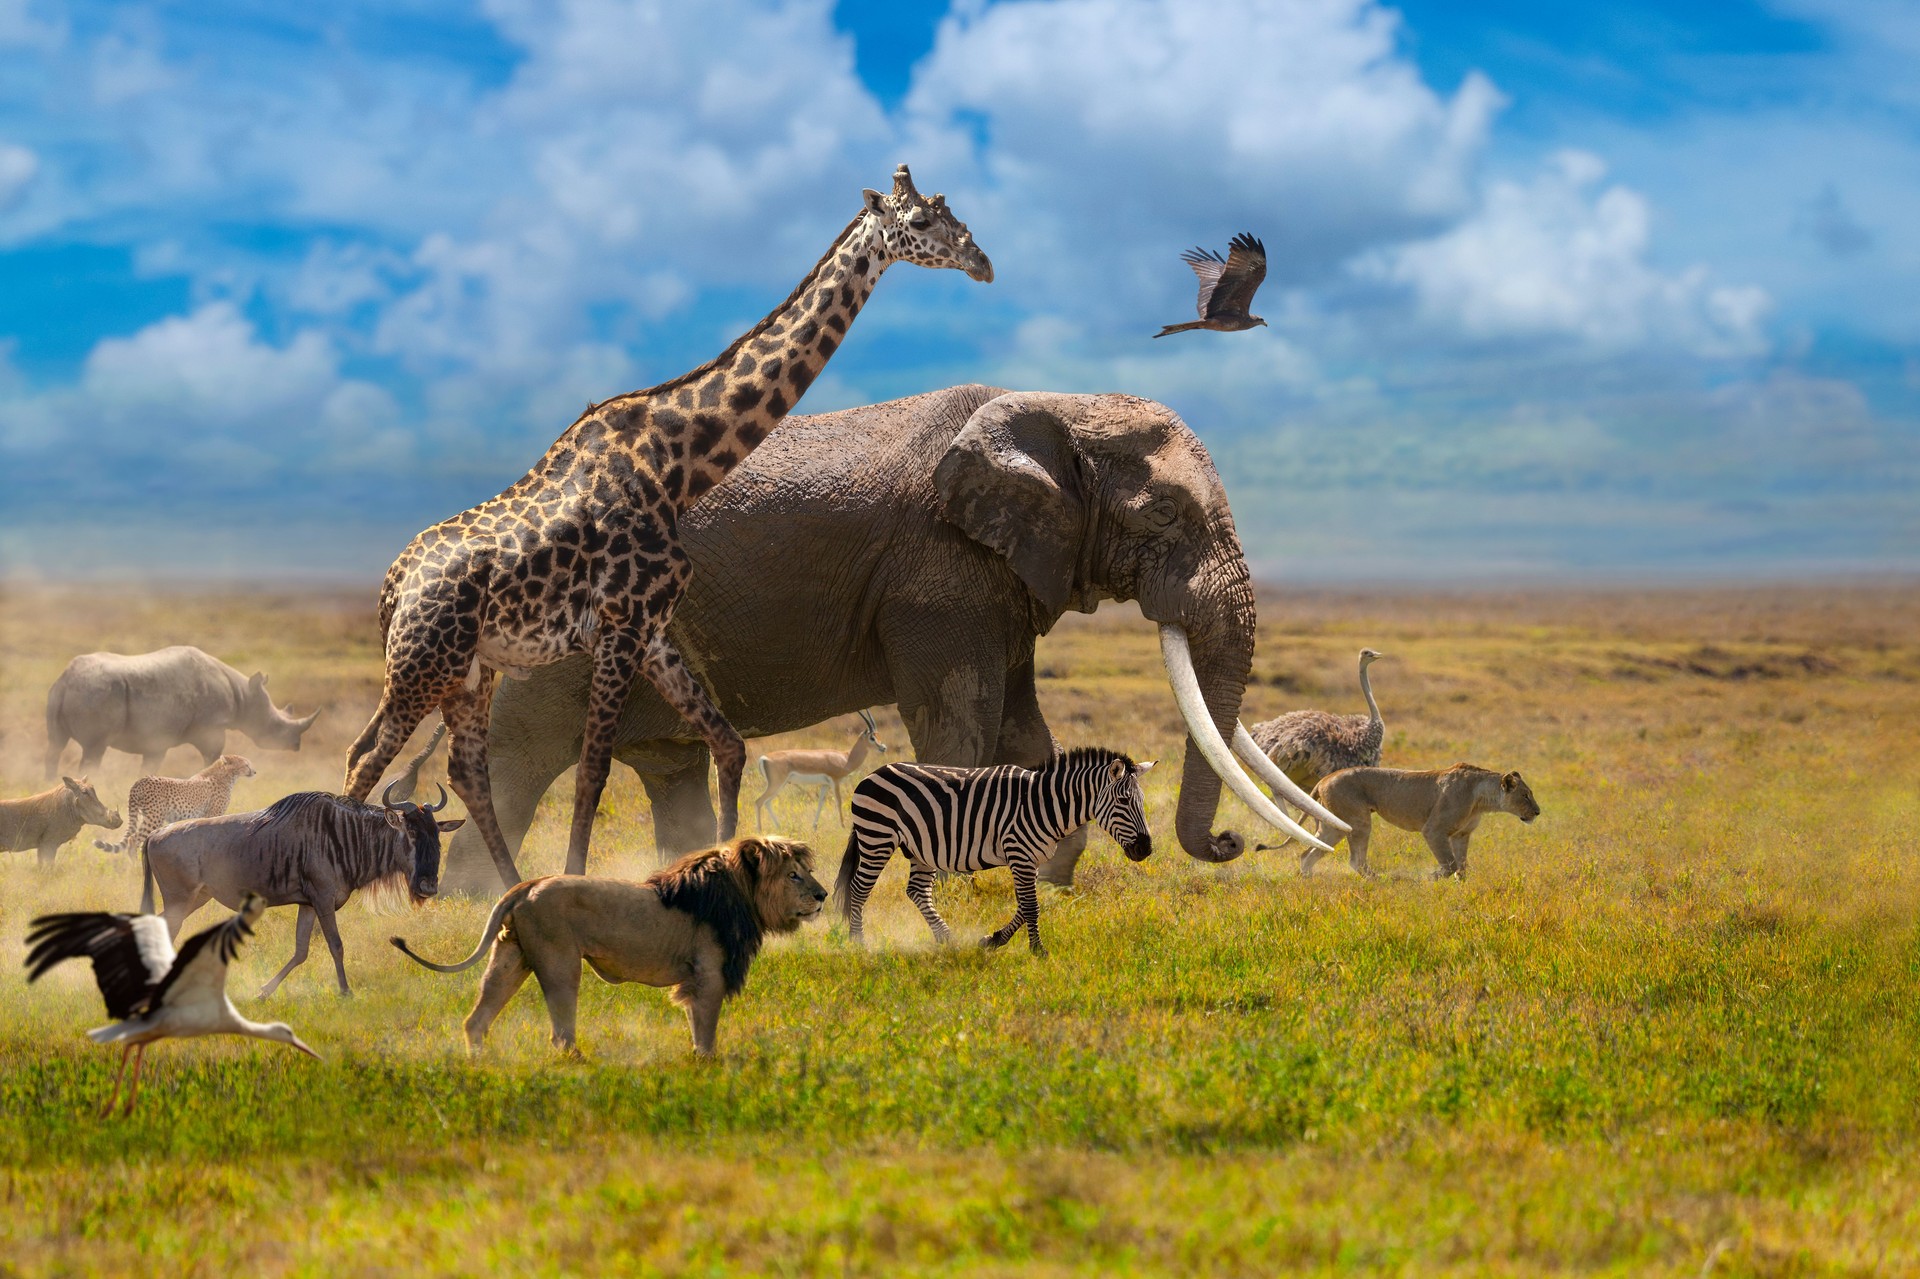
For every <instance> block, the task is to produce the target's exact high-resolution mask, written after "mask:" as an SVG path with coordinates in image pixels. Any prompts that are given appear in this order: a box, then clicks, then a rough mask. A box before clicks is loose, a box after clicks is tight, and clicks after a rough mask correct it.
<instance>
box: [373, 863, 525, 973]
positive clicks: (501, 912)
mask: <svg viewBox="0 0 1920 1279" xmlns="http://www.w3.org/2000/svg"><path fill="white" fill-rule="evenodd" d="M536 882H538V881H536V880H528V881H527V882H526V883H524V884H516V885H515V886H514V887H512V888H509V889H508V890H507V892H506V895H505V896H503V897H502V898H501V899H500V900H499V901H498V902H496V903H494V907H493V913H492V914H491V915H489V916H487V926H486V927H485V928H483V929H481V930H480V941H479V943H478V944H477V945H475V946H474V948H473V953H472V954H471V955H468V956H467V957H466V958H465V959H463V960H461V961H460V962H459V963H457V964H436V963H434V962H433V961H432V960H431V959H422V958H421V957H420V956H418V955H416V954H414V953H413V951H411V950H409V949H408V948H407V943H406V940H405V939H404V938H400V937H389V938H387V940H388V941H390V942H392V943H393V947H394V949H395V950H397V951H399V952H400V953H401V954H403V955H405V956H406V957H407V958H408V959H411V960H412V961H413V962H414V963H416V964H419V965H420V966H421V967H422V968H431V969H433V971H434V972H436V973H463V972H465V971H467V969H469V968H471V967H473V966H474V965H475V964H477V963H479V962H480V956H482V955H484V954H486V953H487V948H488V947H489V946H490V945H492V944H493V939H494V938H495V937H498V936H499V935H500V924H501V922H502V921H503V920H505V919H506V917H507V912H508V911H510V910H512V909H513V908H514V907H515V906H518V905H519V904H520V903H521V902H522V901H523V900H525V898H526V895H527V893H528V892H530V891H531V890H532V888H533V886H534V884H535V883H536Z"/></svg>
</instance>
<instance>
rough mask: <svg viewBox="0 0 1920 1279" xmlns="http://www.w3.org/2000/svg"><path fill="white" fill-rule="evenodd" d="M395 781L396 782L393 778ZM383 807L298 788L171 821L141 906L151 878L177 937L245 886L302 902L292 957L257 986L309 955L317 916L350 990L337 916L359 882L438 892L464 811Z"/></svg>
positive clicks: (387, 799)
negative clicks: (444, 849) (268, 800)
mask: <svg viewBox="0 0 1920 1279" xmlns="http://www.w3.org/2000/svg"><path fill="white" fill-rule="evenodd" d="M393 785H397V783H394V784H393ZM393 785H389V786H388V788H387V794H386V795H384V796H383V797H382V799H381V803H380V806H379V807H375V806H374V805H372V804H362V803H360V802H358V801H357V800H351V799H345V798H343V797H341V796H339V795H329V794H326V793H325V792H322V791H303V792H301V793H299V794H297V795H289V796H287V797H286V798H285V799H283V800H280V801H279V802H277V803H275V804H273V805H272V806H271V807H268V808H265V809H262V810H261V811H259V812H257V813H229V814H227V815H226V816H225V817H200V818H195V819H194V820H192V821H185V822H175V823H174V824H173V825H171V826H169V827H167V828H166V829H164V830H161V831H158V832H156V833H155V834H154V835H153V837H152V838H150V839H149V840H147V855H146V876H147V879H146V888H145V892H144V894H143V896H142V899H141V903H140V909H141V910H143V911H146V912H148V913H151V912H152V910H153V891H154V887H155V885H156V884H157V885H158V886H159V889H160V892H161V894H162V895H163V896H164V898H165V900H166V909H165V910H163V911H162V912H161V914H162V915H163V916H164V917H165V919H166V921H167V929H168V931H169V932H171V933H174V934H176V935H177V934H178V933H179V931H180V925H181V924H183V923H185V922H186V919H187V917H188V916H189V915H191V914H193V912H194V911H196V910H199V909H200V907H202V906H204V905H206V903H207V902H208V901H209V900H217V901H219V902H220V904H221V905H223V906H227V907H231V908H235V909H237V908H238V904H239V903H240V902H243V901H245V900H246V897H247V894H248V893H258V894H259V895H260V896H261V897H264V898H265V899H266V902H267V905H269V906H295V905H297V906H299V907H300V918H299V921H298V922H297V923H296V924H295V928H294V940H293V958H292V959H289V960H288V961H287V964H286V967H284V968H282V969H281V970H280V971H279V972H278V973H276V974H274V978H273V980H272V981H270V982H268V983H267V984H266V985H265V986H263V987H262V988H261V990H260V997H261V998H262V999H264V998H266V997H267V996H268V995H271V994H272V993H273V992H274V991H275V990H276V989H277V988H278V987H279V985H280V983H281V982H283V981H285V980H286V977H287V974H288V973H290V972H292V971H293V970H294V969H296V968H298V967H299V966H300V965H301V964H304V963H305V962H307V945H308V943H309V942H310V941H311V940H312V938H313V925H314V922H315V921H316V920H317V921H318V922H319V924H320V931H321V933H322V934H324V935H325V937H326V939H327V949H328V950H330V951H332V952H333V970H334V975H335V976H336V977H337V978H339V981H340V993H341V994H343V995H350V994H352V993H353V991H352V989H351V988H349V987H348V985H347V964H346V957H345V954H344V952H343V951H342V950H341V946H340V929H339V927H338V926H337V925H336V924H335V922H334V913H335V912H336V911H338V910H339V909H340V908H341V907H342V906H345V905H346V904H347V899H348V898H349V897H351V896H353V894H354V893H355V892H357V891H358V890H360V889H362V888H372V889H374V890H375V891H376V892H378V891H382V890H386V891H391V892H395V893H400V892H404V893H405V894H406V895H407V897H408V898H409V899H410V900H411V901H412V903H413V904H414V905H416V906H418V905H420V904H421V903H422V902H424V901H427V900H428V899H429V898H431V897H432V896H433V895H434V894H435V893H437V892H438V891H439V890H440V836H441V835H442V834H443V833H444V832H447V831H452V830H458V829H459V828H460V825H461V823H462V822H464V821H465V820H466V819H465V818H455V819H454V820H452V821H444V822H443V821H439V820H437V819H436V818H435V817H434V814H435V813H437V812H439V811H440V810H441V809H443V808H445V807H446V806H447V788H446V787H444V786H442V787H441V788H440V802H439V803H438V804H432V805H426V806H422V805H420V804H413V803H408V802H406V801H403V800H398V799H395V798H394V797H393Z"/></svg>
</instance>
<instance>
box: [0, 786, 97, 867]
mask: <svg viewBox="0 0 1920 1279" xmlns="http://www.w3.org/2000/svg"><path fill="white" fill-rule="evenodd" d="M119 825H120V814H119V813H117V812H109V811H108V810H107V806H106V805H105V804H103V803H101V802H100V797H99V796H98V795H96V794H94V793H93V786H92V784H91V783H90V782H88V781H87V779H86V778H84V777H78V778H75V777H62V778H61V779H60V784H59V785H58V786H56V787H54V788H53V789H52V790H44V791H41V792H40V793H39V794H38V795H28V796H27V797H26V798H25V799H0V849H4V850H5V851H7V852H10V853H12V852H19V851H21V850H23V849H28V848H37V849H39V850H40V864H41V865H42V866H51V865H52V864H53V855H54V853H55V852H56V851H58V849H59V847H60V845H62V844H64V843H66V842H67V841H68V840H70V839H72V838H73V837H74V836H75V835H78V834H79V833H80V828H81V827H82V826H104V827H106V828H107V829H108V830H113V829H115V828H117V827H118V826H119Z"/></svg>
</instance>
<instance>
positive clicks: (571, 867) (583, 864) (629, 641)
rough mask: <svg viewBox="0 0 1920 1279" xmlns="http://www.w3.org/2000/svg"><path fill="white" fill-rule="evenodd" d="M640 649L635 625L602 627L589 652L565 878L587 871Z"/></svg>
mask: <svg viewBox="0 0 1920 1279" xmlns="http://www.w3.org/2000/svg"><path fill="white" fill-rule="evenodd" d="M643 645H644V641H643V639H642V638H641V635H640V632H639V631H638V630H637V629H636V628H634V627H631V626H625V627H620V628H618V629H614V628H612V627H605V628H603V629H602V631H601V634H600V642H599V644H598V645H597V646H596V647H595V648H594V650H593V683H592V685H591V687H590V689H589V691H588V694H587V720H586V724H585V725H584V726H583V727H582V730H581V743H580V766H579V767H578V768H577V769H576V770H575V771H574V775H573V826H572V829H571V831H570V832H569V834H568V837H567V874H569V875H584V874H586V873H587V847H588V845H589V844H591V843H592V841H593V819H594V817H595V815H596V814H597V813H598V812H599V809H600V793H601V792H602V791H604V790H605V789H606V786H607V772H608V770H609V769H611V768H612V767H613V739H614V735H615V734H616V733H617V732H618V731H619V728H620V712H621V711H622V710H623V709H625V707H626V704H627V694H628V692H630V691H631V690H632V688H633V677H634V676H635V675H636V674H637V673H638V672H639V670H640V653H641V650H642V647H643ZM731 836H732V832H731V831H728V837H729V838H731Z"/></svg>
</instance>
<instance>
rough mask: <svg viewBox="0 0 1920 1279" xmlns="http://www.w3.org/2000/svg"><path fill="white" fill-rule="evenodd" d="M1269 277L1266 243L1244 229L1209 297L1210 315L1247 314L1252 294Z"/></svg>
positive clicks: (1235, 238)
mask: <svg viewBox="0 0 1920 1279" xmlns="http://www.w3.org/2000/svg"><path fill="white" fill-rule="evenodd" d="M1266 278H1267V246H1266V245H1264V244H1262V243H1260V241H1258V240H1256V239H1254V238H1253V237H1252V236H1250V235H1248V234H1247V233H1246V232H1244V231H1242V232H1241V233H1240V234H1239V235H1236V236H1234V237H1233V243H1232V244H1231V245H1230V246H1229V247H1228V249H1227V260H1226V264H1225V265H1224V266H1223V267H1222V268H1221V270H1220V280H1219V283H1218V284H1216V285H1215V286H1214V288H1213V296H1212V297H1211V299H1209V303H1210V305H1211V306H1212V308H1213V309H1212V310H1211V311H1210V312H1208V314H1209V315H1248V314H1250V313H1251V311H1252V308H1253V295H1254V293H1255V292H1256V291H1257V290H1258V289H1259V288H1260V282H1261V281H1262V280H1264V279H1266Z"/></svg>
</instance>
